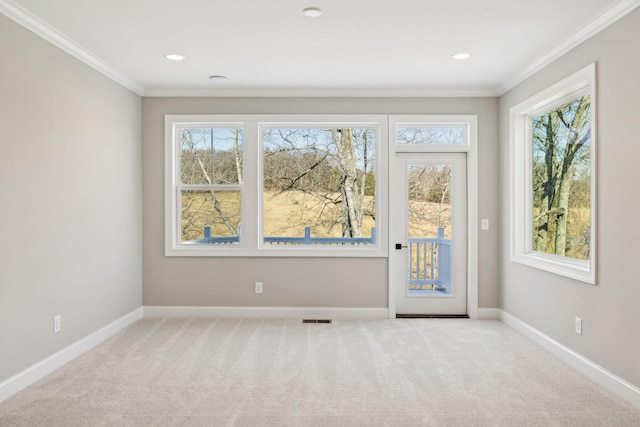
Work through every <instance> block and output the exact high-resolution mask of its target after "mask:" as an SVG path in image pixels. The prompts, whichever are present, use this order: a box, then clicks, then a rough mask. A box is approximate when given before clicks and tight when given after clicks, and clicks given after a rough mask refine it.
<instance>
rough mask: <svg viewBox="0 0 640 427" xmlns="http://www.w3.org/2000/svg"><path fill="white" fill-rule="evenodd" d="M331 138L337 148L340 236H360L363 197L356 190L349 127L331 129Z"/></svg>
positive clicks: (353, 149) (352, 146) (354, 162)
mask: <svg viewBox="0 0 640 427" xmlns="http://www.w3.org/2000/svg"><path fill="white" fill-rule="evenodd" d="M331 132H332V135H333V140H334V142H335V143H336V147H337V148H338V150H337V151H338V163H339V167H340V173H341V175H342V177H341V183H342V184H341V186H340V193H341V196H342V237H361V236H362V212H363V211H364V209H363V197H361V196H360V192H359V191H358V190H359V189H358V174H357V165H356V148H355V144H354V139H353V133H352V132H351V129H341V130H340V129H333V130H332V131H331Z"/></svg>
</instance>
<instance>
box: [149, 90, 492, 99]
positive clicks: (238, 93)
mask: <svg viewBox="0 0 640 427" xmlns="http://www.w3.org/2000/svg"><path fill="white" fill-rule="evenodd" d="M144 96H145V97H158V98H159V97H199V96H210V97H251V98H480V97H491V98H494V97H497V96H498V91H497V90H495V89H481V90H451V89H433V88H431V89H419V88H417V89H407V88H359V89H347V88H314V89H310V88H245V89H243V88H216V89H210V88H207V89H200V88H193V89H163V88H149V89H147V90H145V91H144Z"/></svg>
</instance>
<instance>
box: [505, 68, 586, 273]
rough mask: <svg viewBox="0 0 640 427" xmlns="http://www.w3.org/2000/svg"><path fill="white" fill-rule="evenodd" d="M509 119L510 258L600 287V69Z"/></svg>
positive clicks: (514, 112)
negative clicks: (597, 262)
mask: <svg viewBox="0 0 640 427" xmlns="http://www.w3.org/2000/svg"><path fill="white" fill-rule="evenodd" d="M510 113H511V150H512V159H511V161H512V179H511V184H512V189H511V203H512V209H511V228H512V229H511V232H512V251H511V252H512V253H511V259H512V261H515V262H520V263H523V264H527V265H531V266H534V267H537V268H541V269H543V270H547V271H551V272H554V273H557V274H561V275H564V276H567V277H572V278H574V279H578V280H582V281H585V282H589V283H595V257H596V254H595V252H594V249H595V224H596V222H595V213H596V210H595V206H596V205H595V188H596V186H595V160H596V159H595V143H596V138H595V136H596V133H595V123H594V122H595V65H591V66H589V67H586V68H585V69H583V70H581V71H579V72H577V73H575V74H574V75H572V76H570V77H568V78H567V79H565V80H563V81H561V82H559V83H558V84H556V85H554V86H552V87H550V88H548V89H547V90H545V91H543V92H541V93H540V94H538V95H536V96H534V97H532V98H530V99H528V100H526V101H524V102H522V103H520V104H518V105H516V106H514V107H513V108H512V109H511V111H510Z"/></svg>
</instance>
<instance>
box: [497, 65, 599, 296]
mask: <svg viewBox="0 0 640 427" xmlns="http://www.w3.org/2000/svg"><path fill="white" fill-rule="evenodd" d="M586 94H590V95H591V107H590V108H591V141H590V144H591V146H590V155H591V161H590V168H591V175H590V197H591V199H590V216H591V218H590V226H591V230H590V240H589V259H588V260H579V259H576V258H570V257H564V256H561V255H555V254H547V253H543V252H539V251H534V250H533V137H532V129H531V118H532V117H533V116H536V115H540V114H543V113H545V112H548V111H549V110H551V109H553V108H555V107H557V106H559V105H562V104H563V103H565V102H567V101H569V100H572V99H575V98H576V97H579V96H582V95H586ZM596 101H597V100H596V64H595V63H594V64H590V65H588V66H587V67H584V68H583V69H581V70H579V71H577V72H576V73H574V74H572V75H570V76H569V77H567V78H565V79H563V80H561V81H559V82H558V83H556V84H554V85H552V86H550V87H548V88H546V89H544V90H542V91H540V92H539V93H537V94H535V95H533V96H531V97H530V98H528V99H526V100H524V101H522V102H520V103H519V104H517V105H515V106H513V107H511V108H510V110H509V123H510V138H509V139H510V150H511V156H510V232H511V239H510V240H511V251H510V252H511V253H510V260H511V261H512V262H515V263H519V264H524V265H528V266H530V267H534V268H537V269H540V270H544V271H548V272H551V273H554V274H557V275H561V276H564V277H569V278H572V279H576V280H579V281H582V282H586V283H589V284H596V260H597V252H596V250H597V245H596V238H597V229H596V225H597V221H596V216H597V215H596V213H597V199H596V170H597V169H596V164H597V156H596V153H597V149H596V148H597V132H596V124H597V123H596V122H597V109H596V107H597V102H596Z"/></svg>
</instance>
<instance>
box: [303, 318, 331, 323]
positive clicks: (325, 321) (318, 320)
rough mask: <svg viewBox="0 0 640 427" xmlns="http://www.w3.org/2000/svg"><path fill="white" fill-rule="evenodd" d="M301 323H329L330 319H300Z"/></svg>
mask: <svg viewBox="0 0 640 427" xmlns="http://www.w3.org/2000/svg"><path fill="white" fill-rule="evenodd" d="M302 323H331V319H302Z"/></svg>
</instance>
